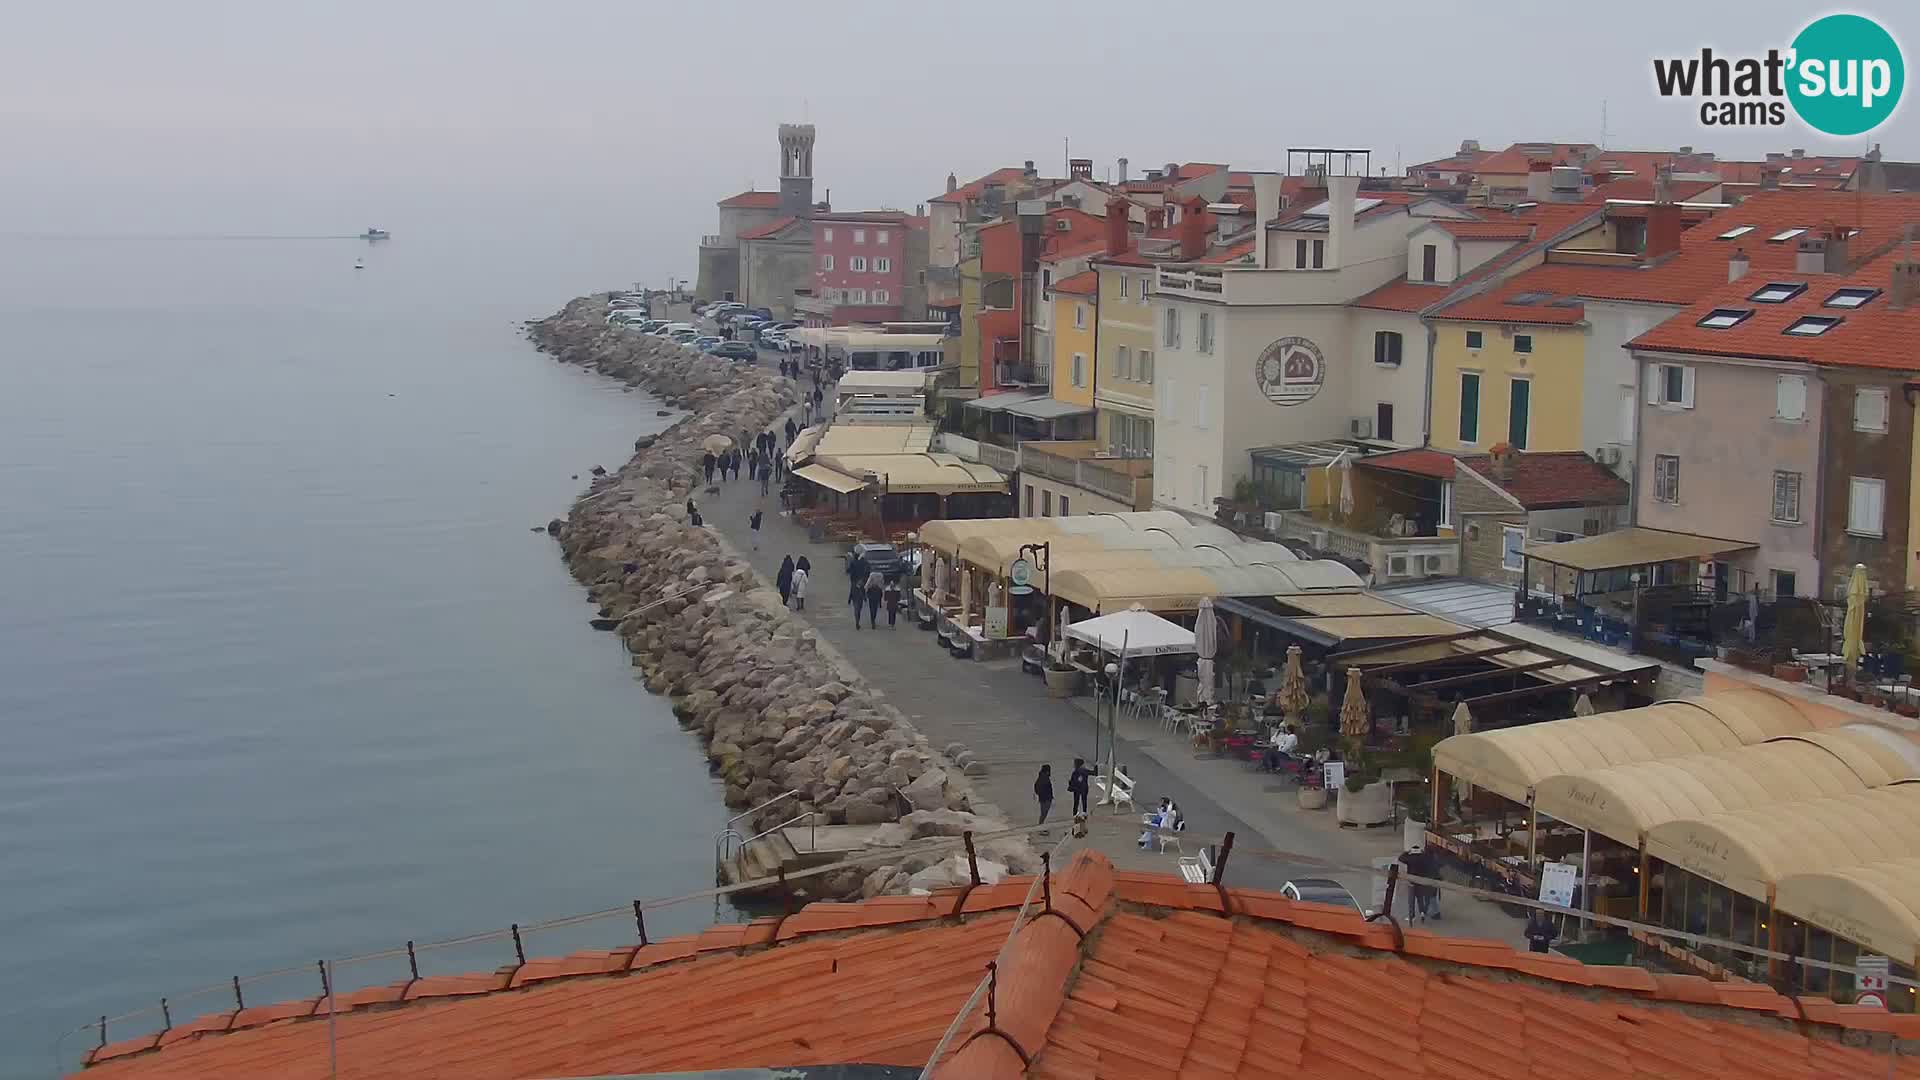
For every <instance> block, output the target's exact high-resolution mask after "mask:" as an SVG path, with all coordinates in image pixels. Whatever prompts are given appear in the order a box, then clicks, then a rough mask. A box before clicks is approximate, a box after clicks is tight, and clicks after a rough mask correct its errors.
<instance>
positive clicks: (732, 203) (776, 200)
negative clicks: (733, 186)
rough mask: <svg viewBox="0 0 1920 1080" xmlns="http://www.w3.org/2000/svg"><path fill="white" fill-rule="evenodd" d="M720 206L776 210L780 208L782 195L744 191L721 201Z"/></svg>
mask: <svg viewBox="0 0 1920 1080" xmlns="http://www.w3.org/2000/svg"><path fill="white" fill-rule="evenodd" d="M720 205H721V206H725V207H732V208H744V209H748V210H774V209H778V208H779V206H780V193H779V192H777V191H743V192H741V193H740V194H738V195H734V196H732V197H730V198H725V199H721V200H720Z"/></svg>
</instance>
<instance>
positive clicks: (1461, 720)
mask: <svg viewBox="0 0 1920 1080" xmlns="http://www.w3.org/2000/svg"><path fill="white" fill-rule="evenodd" d="M1472 731H1473V713H1472V712H1470V711H1469V710H1468V709H1467V703H1466V702H1464V701H1463V702H1461V703H1460V704H1458V705H1456V706H1454V708H1453V733H1454V734H1455V735H1467V734H1471V733H1472ZM1460 798H1461V799H1463V800H1465V799H1471V798H1473V785H1472V784H1469V783H1466V782H1465V781H1462V782H1461V784H1460Z"/></svg>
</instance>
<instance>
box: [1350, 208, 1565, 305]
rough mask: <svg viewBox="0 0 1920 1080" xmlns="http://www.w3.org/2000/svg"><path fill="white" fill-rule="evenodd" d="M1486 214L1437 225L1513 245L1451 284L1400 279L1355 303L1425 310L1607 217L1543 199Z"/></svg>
mask: <svg viewBox="0 0 1920 1080" xmlns="http://www.w3.org/2000/svg"><path fill="white" fill-rule="evenodd" d="M1481 212H1482V213H1483V214H1484V215H1486V216H1485V217H1484V218H1482V219H1476V220H1472V221H1464V220H1455V219H1449V218H1436V219H1434V222H1433V224H1435V225H1438V226H1440V227H1441V228H1443V229H1446V230H1447V231H1448V232H1449V233H1450V234H1452V235H1455V236H1458V237H1459V238H1461V239H1474V240H1497V239H1512V240H1514V243H1513V245H1512V246H1511V247H1509V248H1507V249H1506V250H1505V251H1502V252H1500V253H1499V254H1498V255H1495V256H1494V257H1493V258H1491V259H1488V260H1487V261H1486V262H1484V263H1481V264H1480V265H1479V266H1476V267H1474V268H1473V270H1472V271H1471V272H1470V273H1468V274H1466V275H1464V276H1462V277H1461V278H1459V279H1458V280H1456V281H1454V282H1452V283H1450V284H1445V285H1430V284H1427V283H1425V282H1415V281H1407V280H1404V279H1395V280H1393V281H1390V282H1388V283H1386V284H1385V285H1382V286H1381V287H1379V288H1378V289H1375V290H1374V291H1372V292H1370V293H1368V294H1367V295H1365V296H1363V297H1361V298H1360V299H1358V300H1354V301H1352V302H1351V303H1352V306H1354V307H1363V308H1372V309H1375V310H1379V311H1407V312H1415V311H1423V310H1425V309H1426V308H1428V307H1431V306H1433V305H1435V304H1438V303H1442V302H1444V301H1445V300H1446V299H1447V298H1448V297H1451V296H1455V295H1459V294H1462V293H1466V292H1469V291H1471V290H1472V289H1474V288H1477V287H1478V286H1479V285H1480V283H1482V282H1485V281H1487V280H1488V279H1491V278H1494V277H1497V276H1498V275H1499V274H1500V273H1501V272H1503V271H1504V270H1506V269H1507V268H1508V267H1510V266H1512V265H1513V264H1514V263H1515V262H1517V261H1518V260H1520V259H1522V258H1525V257H1526V256H1527V255H1528V254H1529V253H1531V252H1536V251H1538V250H1539V249H1540V247H1541V246H1543V245H1545V244H1548V243H1551V242H1553V241H1554V240H1555V239H1557V238H1558V237H1560V236H1562V235H1564V234H1567V233H1569V232H1577V231H1579V229H1580V228H1581V227H1582V226H1584V225H1588V224H1595V223H1598V222H1599V220H1600V218H1601V217H1602V211H1601V210H1600V209H1599V208H1598V207H1593V206H1584V205H1581V204H1579V203H1541V204H1539V205H1537V206H1530V207H1522V208H1520V209H1516V210H1483V211H1481ZM1444 310H1451V309H1450V308H1449V309H1444Z"/></svg>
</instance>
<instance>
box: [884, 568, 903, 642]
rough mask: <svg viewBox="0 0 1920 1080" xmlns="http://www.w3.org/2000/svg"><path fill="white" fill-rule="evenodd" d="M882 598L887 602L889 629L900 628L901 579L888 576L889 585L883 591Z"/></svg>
mask: <svg viewBox="0 0 1920 1080" xmlns="http://www.w3.org/2000/svg"><path fill="white" fill-rule="evenodd" d="M881 599H883V600H885V601H886V603H887V629H889V630H898V629H899V628H900V627H899V626H898V625H897V623H898V622H899V619H900V579H899V578H888V579H887V587H886V589H885V590H884V591H883V592H882V593H881Z"/></svg>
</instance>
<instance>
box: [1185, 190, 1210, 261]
mask: <svg viewBox="0 0 1920 1080" xmlns="http://www.w3.org/2000/svg"><path fill="white" fill-rule="evenodd" d="M1207 221H1208V214H1207V203H1206V200H1205V199H1193V200H1191V201H1189V202H1187V203H1186V204H1185V205H1184V206H1182V208H1181V210H1180V257H1181V258H1182V259H1198V258H1200V257H1201V256H1202V255H1205V254H1206V253H1207Z"/></svg>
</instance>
